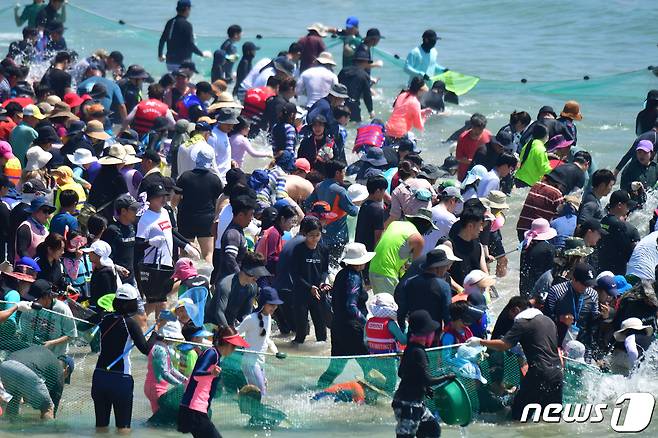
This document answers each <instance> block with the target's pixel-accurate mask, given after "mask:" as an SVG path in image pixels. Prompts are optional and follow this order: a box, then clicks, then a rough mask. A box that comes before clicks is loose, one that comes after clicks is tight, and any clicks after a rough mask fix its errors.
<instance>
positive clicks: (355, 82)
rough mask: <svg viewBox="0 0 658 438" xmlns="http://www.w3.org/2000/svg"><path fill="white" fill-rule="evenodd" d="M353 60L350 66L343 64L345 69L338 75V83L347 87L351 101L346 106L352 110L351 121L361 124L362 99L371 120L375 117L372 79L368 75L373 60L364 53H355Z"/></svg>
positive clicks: (348, 100)
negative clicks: (371, 87)
mask: <svg viewBox="0 0 658 438" xmlns="http://www.w3.org/2000/svg"><path fill="white" fill-rule="evenodd" d="M343 56H344V55H343ZM352 59H353V61H352V62H351V63H349V64H345V63H343V69H342V70H341V71H340V73H338V82H340V83H341V84H344V85H345V87H347V95H348V96H349V99H347V101H346V103H345V104H346V105H347V107H348V108H349V109H350V121H352V122H361V104H360V102H361V99H363V103H364V104H365V106H366V110H367V111H368V117H370V118H371V119H373V118H374V117H375V113H374V111H373V105H372V91H371V89H370V85H371V82H370V81H371V78H370V74H369V73H368V68H369V67H370V66H371V64H372V60H371V59H370V58H369V57H368V56H367V53H364V52H357V53H355V54H354V55H353V56H352Z"/></svg>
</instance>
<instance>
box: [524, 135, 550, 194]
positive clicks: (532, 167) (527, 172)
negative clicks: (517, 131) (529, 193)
mask: <svg viewBox="0 0 658 438" xmlns="http://www.w3.org/2000/svg"><path fill="white" fill-rule="evenodd" d="M527 148H530V150H529V151H528V156H527V158H525V159H524V157H525V155H526V149H527ZM520 157H521V167H520V168H519V170H517V171H516V175H515V176H516V178H517V179H520V180H521V181H523V182H524V183H526V184H528V185H529V186H532V185H534V184H535V183H537V182H539V181H541V179H542V177H543V176H544V175H546V174H547V173H549V172H550V171H551V163H550V162H549V161H548V154H547V153H546V147H545V146H544V142H542V141H541V140H532V143H526V145H525V146H523V148H522V149H521V154H520Z"/></svg>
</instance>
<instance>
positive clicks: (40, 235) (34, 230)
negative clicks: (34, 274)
mask: <svg viewBox="0 0 658 438" xmlns="http://www.w3.org/2000/svg"><path fill="white" fill-rule="evenodd" d="M23 225H27V226H28V227H30V237H31V241H30V246H29V247H28V248H27V255H28V256H29V257H32V258H34V256H35V255H36V253H37V246H39V244H40V243H41V242H43V241H44V240H46V236H47V235H48V230H47V229H46V227H41V228H39V227H38V226H37V225H36V224H35V223H34V220H33V219H31V218H28V219H26V220H24V221H23V222H21V224H20V225H19V226H18V228H20V227H22V226H23ZM18 228H17V229H18ZM16 249H18V247H17V248H16ZM19 259H20V256H19V255H18V251H16V260H17V261H18V260H19Z"/></svg>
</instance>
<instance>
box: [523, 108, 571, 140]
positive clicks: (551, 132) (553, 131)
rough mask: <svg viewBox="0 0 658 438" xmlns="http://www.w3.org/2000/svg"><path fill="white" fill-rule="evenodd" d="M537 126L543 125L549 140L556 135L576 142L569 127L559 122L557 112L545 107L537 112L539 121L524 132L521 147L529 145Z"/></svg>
mask: <svg viewBox="0 0 658 438" xmlns="http://www.w3.org/2000/svg"><path fill="white" fill-rule="evenodd" d="M537 125H542V126H544V128H546V132H547V133H548V138H553V137H555V136H556V135H562V136H563V137H564V139H565V140H568V141H573V140H574V138H573V136H572V135H571V133H570V132H569V130H568V129H567V127H566V126H565V125H564V124H563V123H561V122H559V121H558V120H557V114H556V113H555V110H553V107H551V106H548V105H544V106H542V107H541V108H539V111H538V112H537V120H535V121H534V122H532V123H531V124H530V126H528V128H526V130H525V131H524V132H523V135H522V136H521V140H520V142H519V143H520V144H521V145H525V144H527V143H528V141H530V139H531V138H532V136H533V130H534V128H535V126H537Z"/></svg>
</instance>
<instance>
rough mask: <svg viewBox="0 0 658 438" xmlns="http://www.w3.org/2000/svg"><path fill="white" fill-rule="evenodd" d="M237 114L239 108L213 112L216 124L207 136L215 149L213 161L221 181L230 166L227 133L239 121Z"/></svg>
mask: <svg viewBox="0 0 658 438" xmlns="http://www.w3.org/2000/svg"><path fill="white" fill-rule="evenodd" d="M238 114H239V110H236V109H235V108H221V109H220V110H219V111H218V112H217V113H215V118H216V119H217V124H216V125H215V127H214V128H213V130H212V133H211V134H210V137H208V144H209V145H210V146H212V148H213V149H214V151H215V163H216V164H217V171H218V172H219V177H220V178H221V179H222V182H226V172H228V170H229V169H230V168H231V142H230V141H229V137H228V134H229V133H230V132H231V131H232V130H233V127H234V126H235V125H237V124H239V123H240V121H239V120H238Z"/></svg>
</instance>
